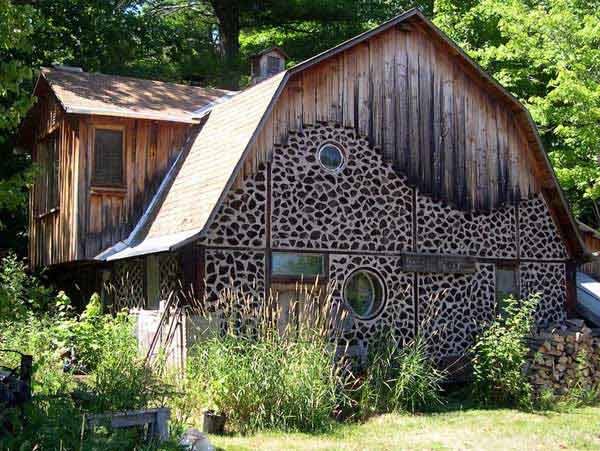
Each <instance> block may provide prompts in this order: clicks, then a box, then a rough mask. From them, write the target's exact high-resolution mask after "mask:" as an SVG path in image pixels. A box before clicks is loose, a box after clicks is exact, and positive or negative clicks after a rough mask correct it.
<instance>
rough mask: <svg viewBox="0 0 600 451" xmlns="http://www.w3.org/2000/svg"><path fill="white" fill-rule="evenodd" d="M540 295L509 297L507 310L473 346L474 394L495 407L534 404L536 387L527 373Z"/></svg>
mask: <svg viewBox="0 0 600 451" xmlns="http://www.w3.org/2000/svg"><path fill="white" fill-rule="evenodd" d="M539 300H540V298H539V295H534V296H531V297H530V298H529V299H522V300H516V299H513V298H508V299H507V300H506V301H505V302H506V308H505V310H504V312H503V313H502V314H501V315H499V316H497V317H496V319H495V320H494V321H493V322H492V324H491V325H490V326H489V327H488V328H487V329H486V330H485V331H484V332H483V333H482V334H481V336H480V337H479V338H478V339H477V341H476V343H475V345H474V347H473V377H474V380H473V394H474V397H475V399H476V400H477V401H479V402H481V403H483V404H486V405H491V406H517V407H526V408H530V407H531V406H532V401H533V400H532V387H531V384H530V383H529V380H528V378H527V375H526V373H525V367H526V364H527V354H528V352H529V348H528V347H527V344H526V341H525V340H526V338H527V336H528V335H529V333H530V332H531V328H532V327H533V324H534V312H535V309H536V307H537V305H538V303H539Z"/></svg>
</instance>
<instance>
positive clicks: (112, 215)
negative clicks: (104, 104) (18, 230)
mask: <svg viewBox="0 0 600 451" xmlns="http://www.w3.org/2000/svg"><path fill="white" fill-rule="evenodd" d="M35 114H36V120H35V130H32V131H31V133H34V135H35V139H34V143H33V149H32V154H33V158H34V161H37V160H36V158H37V155H36V148H37V146H38V145H39V142H40V141H41V140H43V139H44V138H45V137H47V136H48V135H49V134H50V133H53V132H55V131H57V132H58V133H59V135H58V136H59V141H58V147H59V162H60V164H59V206H58V208H57V209H54V210H53V211H51V212H46V213H45V214H42V215H38V214H37V213H36V212H37V211H39V208H38V203H39V202H40V199H41V196H43V194H44V193H41V192H40V191H41V190H40V187H39V186H37V184H36V183H34V185H33V187H32V190H31V195H30V232H29V233H30V250H29V255H30V261H31V264H32V267H34V268H39V267H42V266H47V265H53V264H58V263H65V262H71V261H75V260H89V259H91V258H93V257H94V256H95V255H97V254H98V253H99V252H100V251H102V250H103V249H105V248H106V247H108V246H110V245H112V244H115V243H116V242H117V241H119V240H121V239H123V238H125V237H126V236H127V235H128V234H129V232H130V231H131V230H132V228H133V227H134V226H135V223H136V222H137V220H138V219H139V218H140V217H141V215H142V214H143V212H144V209H145V208H146V207H147V205H148V203H149V202H150V200H151V199H152V196H153V195H154V193H155V192H156V189H157V188H158V186H159V184H160V182H161V180H162V178H163V176H164V174H165V173H166V171H167V169H168V167H169V165H170V163H171V162H172V161H173V159H174V158H175V156H176V154H177V152H178V151H179V150H180V149H181V147H182V146H183V144H184V142H185V140H186V139H187V137H188V136H189V133H190V130H191V129H190V126H189V125H185V124H177V123H169V122H157V121H149V120H139V119H121V118H113V117H103V116H89V115H85V116H83V115H72V114H65V113H64V112H63V111H62V109H61V107H60V105H59V104H58V103H57V102H56V100H55V99H54V97H53V96H52V95H51V94H49V95H48V96H45V97H42V98H40V100H39V101H38V104H37V106H36V113H35ZM102 126H112V127H114V126H117V127H123V130H124V137H123V138H124V142H125V167H124V170H125V180H126V184H125V186H124V189H107V188H95V187H93V186H92V184H91V175H92V167H91V156H92V151H93V142H92V139H91V137H92V130H93V127H100V128H101V127H102Z"/></svg>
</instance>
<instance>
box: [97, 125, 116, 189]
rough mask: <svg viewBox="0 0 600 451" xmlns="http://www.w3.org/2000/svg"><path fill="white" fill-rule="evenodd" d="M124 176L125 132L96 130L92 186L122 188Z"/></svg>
mask: <svg viewBox="0 0 600 451" xmlns="http://www.w3.org/2000/svg"><path fill="white" fill-rule="evenodd" d="M123 176H124V174H123V131H122V130H116V129H105V128H96V129H95V130H94V168H93V173H92V185H95V186H106V187H122V186H123V185H124V180H123V178H124V177H123Z"/></svg>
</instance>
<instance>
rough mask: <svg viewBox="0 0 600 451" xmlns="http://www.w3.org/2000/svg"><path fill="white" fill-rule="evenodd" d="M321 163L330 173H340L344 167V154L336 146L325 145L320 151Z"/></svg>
mask: <svg viewBox="0 0 600 451" xmlns="http://www.w3.org/2000/svg"><path fill="white" fill-rule="evenodd" d="M319 163H321V166H323V167H324V168H325V169H327V170H329V171H333V172H337V171H340V170H341V169H342V167H343V166H344V153H343V152H342V150H341V149H340V148H339V147H338V146H336V145H334V144H324V145H323V146H321V148H320V149H319Z"/></svg>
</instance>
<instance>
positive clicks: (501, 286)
mask: <svg viewBox="0 0 600 451" xmlns="http://www.w3.org/2000/svg"><path fill="white" fill-rule="evenodd" d="M511 296H512V297H513V298H515V299H517V298H518V297H519V273H518V270H517V267H515V266H497V267H496V305H497V312H498V313H499V314H500V315H502V314H503V313H504V311H505V308H506V299H507V298H509V297H511Z"/></svg>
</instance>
